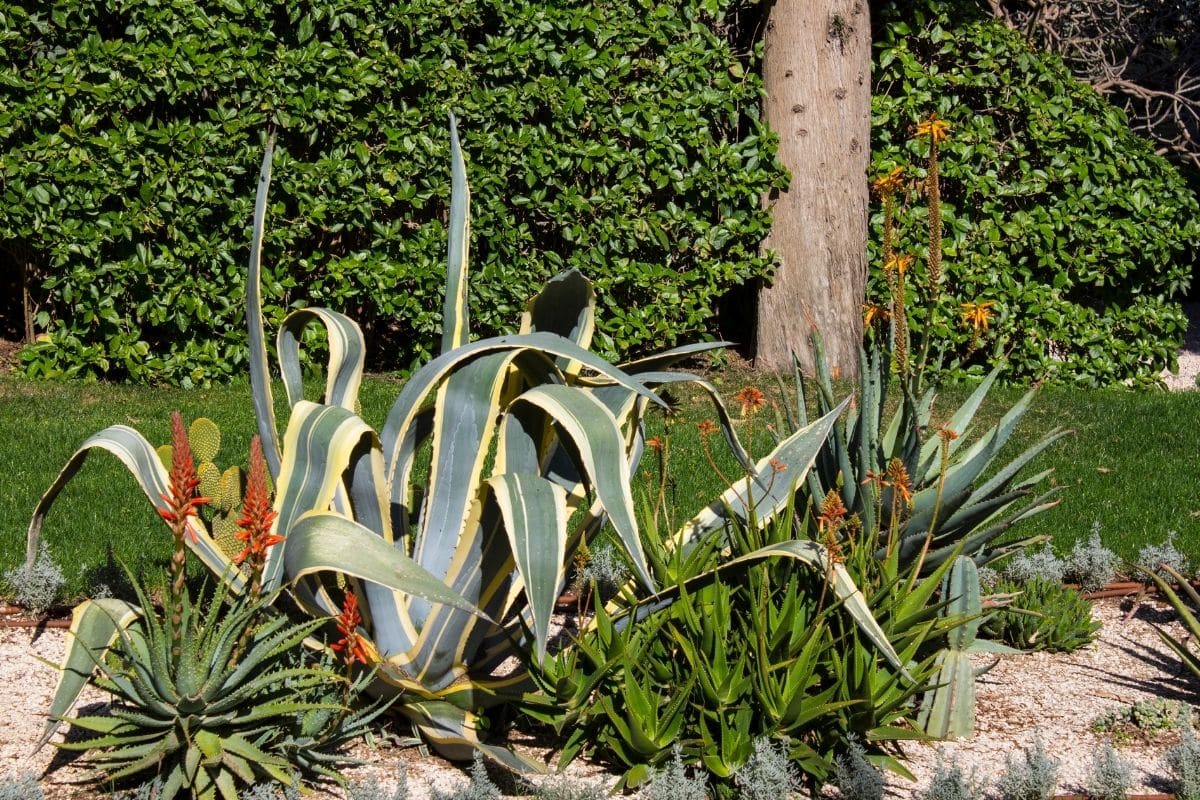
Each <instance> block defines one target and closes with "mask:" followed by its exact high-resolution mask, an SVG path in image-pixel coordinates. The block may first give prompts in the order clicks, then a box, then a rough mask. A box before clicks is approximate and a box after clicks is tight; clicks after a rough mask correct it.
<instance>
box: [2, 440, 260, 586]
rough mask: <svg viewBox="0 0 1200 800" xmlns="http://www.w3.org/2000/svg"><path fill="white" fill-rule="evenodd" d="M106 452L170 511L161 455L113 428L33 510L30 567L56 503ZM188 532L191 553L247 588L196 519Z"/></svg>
mask: <svg viewBox="0 0 1200 800" xmlns="http://www.w3.org/2000/svg"><path fill="white" fill-rule="evenodd" d="M93 449H98V450H105V451H107V452H109V453H112V454H113V455H114V456H116V457H117V459H118V460H120V462H121V463H122V464H124V465H125V468H126V469H127V470H129V474H130V475H132V476H133V478H134V480H135V481H137V484H138V487H139V488H141V490H142V492H143V493H144V494H145V495H146V497H147V499H149V500H150V503H151V504H152V505H153V506H154V508H155V509H157V510H159V511H165V510H167V502H166V500H164V499H163V496H164V495H166V494H167V490H168V480H169V477H168V475H167V470H166V468H165V467H163V464H162V461H161V460H160V459H159V456H158V452H157V451H156V450H155V448H154V447H153V446H152V445H151V444H150V443H149V442H147V441H146V439H145V437H144V436H142V435H141V434H140V433H138V432H137V431H135V430H134V429H133V428H130V427H128V426H127V425H113V426H110V427H108V428H105V429H104V430H102V431H100V432H99V433H95V434H92V435H91V436H89V437H88V438H87V440H86V441H84V443H83V444H82V445H80V446H79V449H78V450H76V451H75V452H74V453H73V454H72V455H71V458H70V459H68V460H67V463H66V464H65V465H64V466H63V468H62V471H60V472H59V473H58V477H56V478H55V479H54V483H52V484H50V488H48V489H47V490H46V493H45V494H43V495H42V498H41V499H40V500H39V501H38V504H37V507H36V508H35V509H34V510H33V518H32V519H31V520H30V522H29V531H28V533H27V534H26V538H25V559H26V564H27V566H32V565H33V562H34V560H35V559H36V558H37V551H38V543H39V542H40V541H41V534H42V526H43V524H44V523H45V519H46V515H47V514H48V513H49V511H50V507H51V506H52V505H53V504H54V501H55V499H56V498H57V497H58V495H59V493H60V492H61V491H62V490H63V487H65V486H66V485H67V483H69V482H70V480H71V478H73V477H74V476H75V474H76V473H77V472H78V471H79V470H80V468H81V467H82V466H83V464H84V462H85V461H86V459H87V457H88V454H89V453H90V452H91V451H92V450H93ZM188 530H189V532H190V533H191V534H192V535H191V536H185V537H184V540H185V541H186V542H187V545H188V547H190V548H191V549H192V552H193V553H195V554H196V556H197V557H198V558H199V559H200V560H201V561H203V562H204V564H205V566H207V567H208V568H209V569H210V570H211V571H212V572H213V573H215V574H217V575H228V576H229V578H228V580H229V582H230V583H231V584H232V585H233V586H234V587H235V588H236V589H238V590H240V589H241V586H242V585H243V584H244V579H243V578H242V576H241V573H240V572H238V570H237V568H236V567H234V566H233V564H232V562H230V560H229V558H228V557H227V556H226V555H225V554H224V553H223V552H222V551H221V548H220V547H219V546H218V545H217V543H216V542H215V541H213V539H212V538H211V537H210V536H209V535H208V531H206V530H205V529H204V525H203V523H201V522H200V521H199V520H198V519H196V518H195V517H189V518H188Z"/></svg>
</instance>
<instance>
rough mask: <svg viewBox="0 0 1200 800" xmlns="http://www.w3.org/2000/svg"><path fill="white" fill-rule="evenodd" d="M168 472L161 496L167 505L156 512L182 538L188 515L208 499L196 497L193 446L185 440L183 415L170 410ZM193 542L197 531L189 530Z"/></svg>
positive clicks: (192, 515)
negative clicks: (169, 467)
mask: <svg viewBox="0 0 1200 800" xmlns="http://www.w3.org/2000/svg"><path fill="white" fill-rule="evenodd" d="M171 450H172V455H171V472H170V480H169V483H168V489H167V493H166V494H161V495H159V497H161V498H162V499H163V500H164V501H165V502H166V504H167V507H166V508H160V509H158V514H159V516H161V517H162V518H163V519H164V520H166V521H167V524H168V525H170V526H171V528H172V530H174V531H175V532H176V536H177V537H182V536H183V533H184V532H185V531H187V530H188V528H187V518H188V517H194V516H196V512H197V510H198V509H199V508H200V506H202V505H204V504H205V503H207V502H208V501H209V499H208V498H207V497H198V496H196V489H197V488H198V487H199V486H200V478H199V477H198V476H197V475H196V465H195V462H194V460H193V458H192V446H191V444H189V443H188V437H187V431H186V430H185V429H184V427H183V418H182V417H181V416H180V415H179V412H178V411H172V412H171ZM191 534H192V541H195V540H196V532H195V531H192V532H191Z"/></svg>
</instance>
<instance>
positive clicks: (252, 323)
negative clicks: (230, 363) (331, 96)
mask: <svg viewBox="0 0 1200 800" xmlns="http://www.w3.org/2000/svg"><path fill="white" fill-rule="evenodd" d="M274 152H275V137H274V136H269V137H268V138H267V147H266V150H265V152H264V153H263V160H262V167H261V169H260V170H259V174H258V192H257V194H256V196H255V199H254V229H253V233H252V234H251V237H250V268H249V274H248V275H247V277H246V328H247V330H248V332H249V335H250V359H249V361H250V363H249V366H250V392H251V397H252V399H253V401H254V417H255V419H256V420H257V421H258V435H259V438H260V439H261V440H262V449H263V455H264V456H265V457H266V459H267V468H268V469H269V470H270V472H271V477H272V478H278V477H279V469H280V466H281V464H282V462H283V458H282V456H281V455H280V452H279V430H278V428H277V427H276V425H275V403H274V400H273V399H272V397H271V372H270V367H269V365H268V364H267V336H266V332H265V331H264V330H263V318H262V286H261V284H262V243H263V230H264V228H265V226H266V220H267V191H268V190H269V189H270V188H271V157H272V154H273V153H274Z"/></svg>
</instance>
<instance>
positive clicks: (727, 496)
mask: <svg viewBox="0 0 1200 800" xmlns="http://www.w3.org/2000/svg"><path fill="white" fill-rule="evenodd" d="M849 402H850V398H846V399H845V400H843V401H842V402H841V403H840V404H839V405H838V406H837V407H836V408H834V409H833V410H832V411H830V412H829V413H828V414H826V415H825V416H823V417H821V418H820V419H818V420H816V421H815V422H813V423H811V424H809V425H808V426H806V427H804V428H801V429H800V430H798V431H796V432H795V433H793V434H792V435H791V436H789V437H788V438H786V439H784V440H783V441H782V442H780V443H779V444H778V445H776V446H775V449H774V450H772V451H771V452H770V453H768V454H767V455H766V456H763V458H761V459H760V460H759V461H758V462H757V463H756V464H755V465H754V470H753V472H752V473H751V476H750V478H749V479H744V480H740V481H738V482H737V483H735V484H734V485H732V486H730V487H729V488H728V489H726V490H725V491H724V492H723V493H722V494H721V496H720V497H719V498H717V500H716V501H714V502H713V503H712V504H711V505H709V506H708V507H707V508H706V509H704V510H703V511H701V512H700V513H699V514H697V515H696V516H695V517H693V518H692V519H691V520H690V521H689V522H688V523H687V524H685V525H684V526H683V527H682V528H680V529H679V531H678V532H677V533H676V534H675V536H674V541H675V544H676V545H679V546H683V547H685V548H686V547H688V546H690V545H692V544H694V543H695V542H696V541H698V540H699V539H701V538H703V537H705V536H707V535H708V534H710V533H713V532H715V531H719V530H724V528H725V526H726V525H728V524H730V523H731V522H733V521H734V520H736V521H738V522H741V523H746V522H748V521H749V520H750V519H751V516H753V517H756V518H757V519H758V520H759V521H760V522H765V521H768V520H770V519H772V518H774V516H775V515H776V514H778V513H779V511H780V510H781V509H783V508H785V507H786V506H787V504H788V503H789V502H790V500H791V497H792V494H793V492H794V491H795V487H796V485H797V483H798V482H799V481H802V480H804V476H805V475H806V474H807V473H808V470H809V468H810V467H811V466H812V463H813V460H814V459H815V458H816V457H817V453H819V452H820V451H821V447H822V446H823V445H824V444H825V438H826V437H827V436H828V435H829V432H830V431H831V430H832V429H833V425H834V423H835V422H836V421H837V418H838V416H839V415H840V414H841V413H842V410H843V409H845V407H846V404H847V403H849ZM781 468H782V469H781Z"/></svg>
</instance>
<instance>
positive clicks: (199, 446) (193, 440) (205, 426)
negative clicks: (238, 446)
mask: <svg viewBox="0 0 1200 800" xmlns="http://www.w3.org/2000/svg"><path fill="white" fill-rule="evenodd" d="M188 443H189V444H190V445H191V446H192V455H193V456H195V458H196V460H197V461H201V462H203V461H212V460H214V459H215V458H216V457H217V452H218V451H219V450H220V449H221V429H220V428H218V427H217V423H215V422H213V421H212V420H211V419H209V418H208V417H197V418H196V419H195V420H193V421H192V426H191V427H190V428H189V429H188Z"/></svg>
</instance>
